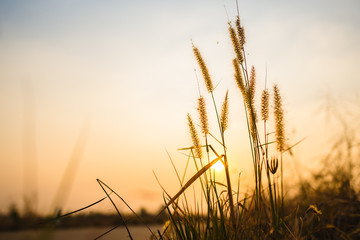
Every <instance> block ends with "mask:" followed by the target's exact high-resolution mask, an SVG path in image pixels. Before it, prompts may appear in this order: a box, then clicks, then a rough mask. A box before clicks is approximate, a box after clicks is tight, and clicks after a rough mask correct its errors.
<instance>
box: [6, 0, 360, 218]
mask: <svg viewBox="0 0 360 240" xmlns="http://www.w3.org/2000/svg"><path fill="white" fill-rule="evenodd" d="M224 6H225V9H224ZM359 9H360V1H350V0H347V1H343V2H341V3H339V1H327V0H321V1H310V0H305V1H283V0H275V1H256V3H255V2H254V1H250V0H246V1H239V10H240V16H241V21H242V24H243V25H244V27H245V33H246V37H247V44H246V45H245V48H246V52H247V56H246V57H247V60H248V65H249V68H250V67H251V65H254V66H255V68H256V69H257V72H256V74H257V79H258V80H257V81H258V82H257V84H258V89H256V100H255V104H258V103H259V102H260V100H259V99H260V94H261V90H263V89H264V88H265V85H266V86H267V87H269V86H273V84H275V83H277V84H278V85H279V88H280V89H281V92H282V94H283V102H284V109H285V110H284V116H285V122H286V124H285V125H286V133H287V137H288V138H289V139H291V143H292V144H295V143H297V142H299V141H300V140H301V139H304V138H306V140H305V141H303V142H301V144H299V145H298V146H297V147H296V148H294V149H293V151H294V157H293V158H290V157H289V158H287V159H286V161H285V164H286V166H287V167H288V169H289V172H288V173H287V174H286V176H285V177H291V179H294V178H293V176H295V175H296V176H298V175H297V174H295V173H298V172H310V171H311V168H312V166H313V165H315V164H313V163H315V162H318V161H319V159H320V156H323V153H324V152H325V150H326V149H327V143H328V139H331V136H332V134H333V133H334V132H335V131H337V130H339V128H334V127H333V125H331V124H333V123H329V125H326V124H324V120H323V119H324V114H322V112H323V111H320V110H319V109H324V104H323V102H324V99H325V98H326V97H327V96H335V97H338V98H339V99H343V98H345V97H350V98H351V96H355V95H358V92H359V90H360V81H359V79H360V73H359V71H358V64H359V63H360V15H359V13H358V12H359ZM236 15H237V11H236V4H235V1H232V0H231V1H230V0H223V1H205V0H200V1H190V0H186V1H158V0H155V1H106V2H103V1H84V0H80V1H45V0H35V1H1V2H0V113H1V123H0V192H1V198H0V206H1V208H0V211H1V212H7V211H8V209H9V206H10V205H12V204H15V205H16V206H18V207H19V208H20V209H21V210H24V209H26V207H29V206H26V204H28V203H29V202H28V203H26V201H24V199H25V198H29V199H30V200H31V201H30V200H29V201H30V202H31V204H33V206H32V207H33V208H34V209H35V210H36V211H38V212H41V213H49V212H53V211H54V208H55V206H57V207H59V208H62V209H63V210H64V211H69V210H74V209H78V208H81V207H83V206H86V205H87V204H90V203H92V202H95V201H97V200H99V199H101V198H102V197H104V192H103V191H102V189H101V188H100V186H99V184H98V182H97V181H96V179H101V180H102V181H104V182H105V183H106V184H108V185H109V186H111V187H112V188H113V189H114V190H116V191H118V193H119V194H120V195H121V196H122V197H124V198H125V199H126V201H127V202H128V203H129V204H130V205H131V206H132V207H133V208H134V209H140V208H141V207H145V208H147V209H151V210H152V211H154V212H155V211H157V210H158V209H159V208H160V206H162V205H163V204H164V199H163V189H162V188H161V187H160V186H159V184H158V182H157V180H156V179H155V177H154V173H153V171H154V172H155V174H156V176H157V177H158V179H159V182H160V183H161V184H162V186H163V187H164V188H165V189H166V190H167V191H168V192H169V193H171V194H173V193H176V192H177V191H179V189H180V184H179V180H178V177H177V176H176V173H175V172H174V171H173V169H174V168H173V166H172V163H171V161H170V160H169V155H170V156H171V159H172V161H173V163H174V165H175V167H176V169H178V171H179V176H180V177H179V178H181V177H182V176H183V175H184V176H185V179H184V181H187V180H188V179H189V178H190V177H191V176H192V175H191V174H193V172H194V171H195V170H194V169H195V165H194V164H193V162H191V161H190V163H189V169H188V172H186V174H184V169H186V162H187V159H188V158H187V157H188V155H186V154H184V153H183V152H181V151H178V149H179V148H182V147H184V148H185V147H190V146H191V145H192V141H191V136H190V133H189V130H188V125H187V118H186V117H187V114H188V113H189V114H191V116H193V119H194V126H195V127H198V126H199V121H198V112H197V109H196V108H197V99H198V98H199V95H200V94H201V95H204V97H205V100H206V104H207V109H208V115H209V119H211V120H209V121H210V122H209V125H210V131H211V132H212V133H213V134H214V135H215V137H216V138H218V139H221V137H220V133H219V126H218V123H217V122H216V117H215V111H216V110H215V108H214V107H213V105H212V103H213V102H212V98H211V96H210V95H209V94H208V91H207V87H206V85H205V83H204V81H203V78H202V75H201V71H200V70H199V68H198V65H197V61H196V59H195V57H194V54H193V49H192V48H193V47H192V44H196V46H197V47H198V48H199V51H200V52H201V53H202V54H203V58H204V60H205V61H206V63H207V66H208V68H209V72H210V74H211V76H212V78H213V82H214V88H215V91H214V99H215V100H216V101H217V108H218V110H219V111H220V110H221V103H222V101H223V99H224V96H225V94H226V91H227V90H229V92H228V94H229V117H228V124H227V129H226V131H225V137H226V141H227V142H226V143H227V146H228V150H227V151H228V155H229V157H228V162H229V168H230V176H231V178H232V179H231V181H233V182H235V181H236V179H237V177H238V176H239V173H240V172H241V173H242V174H241V184H244V189H242V188H241V191H242V192H246V190H245V188H246V187H245V186H247V185H250V183H249V182H250V179H253V176H254V174H253V170H252V161H251V152H250V150H249V149H251V148H250V145H249V141H248V137H249V135H248V132H247V124H246V121H245V120H244V119H245V117H244V116H245V113H244V104H243V102H242V96H241V93H240V92H239V91H238V89H237V86H236V82H235V80H234V70H233V67H232V59H233V58H234V53H233V49H232V45H231V44H232V43H231V40H230V39H229V34H228V24H227V23H228V21H229V20H233V19H235V16H236ZM335 47H336V51H335V50H334V48H335ZM265 79H266V81H267V82H266V84H265ZM354 109H356V108H355V107H353V108H351V109H350V110H349V112H355V111H358V110H354ZM258 110H259V111H260V109H258ZM259 118H260V117H259ZM271 124H273V123H272V122H270V123H269V125H271ZM271 127H272V125H271ZM199 129H200V128H199ZM328 129H335V130H334V131H333V130H331V131H329V130H328ZM212 140H213V139H212ZM204 142H205V140H204V139H200V143H201V144H204ZM214 142H215V144H218V143H217V141H215V140H214ZM324 146H325V147H324ZM167 153H169V155H168V154H167ZM309 163H311V164H309ZM212 169H213V170H215V171H216V172H217V174H218V175H219V178H218V180H219V181H220V182H221V183H224V184H225V183H226V179H225V177H224V176H225V174H223V172H224V166H223V164H222V163H221V162H220V161H219V162H218V163H216V164H215V165H214V166H213V167H212ZM189 176H190V177H189ZM299 178H300V177H299ZM295 180H298V179H295ZM295 180H294V181H295ZM59 196H61V197H59ZM94 209H95V210H100V211H105V212H113V211H114V209H113V208H112V206H111V205H110V204H109V203H102V204H99V205H97V206H96V207H94Z"/></svg>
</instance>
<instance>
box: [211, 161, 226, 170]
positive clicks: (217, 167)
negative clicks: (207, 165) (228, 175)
mask: <svg viewBox="0 0 360 240" xmlns="http://www.w3.org/2000/svg"><path fill="white" fill-rule="evenodd" d="M223 169H224V164H223V163H222V162H221V161H217V162H216V163H215V164H214V165H212V166H211V170H215V171H216V172H218V171H222V170H223Z"/></svg>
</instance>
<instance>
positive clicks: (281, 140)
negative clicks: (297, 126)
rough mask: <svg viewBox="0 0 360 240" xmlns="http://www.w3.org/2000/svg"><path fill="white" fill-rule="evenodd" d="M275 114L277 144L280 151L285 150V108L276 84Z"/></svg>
mask: <svg viewBox="0 0 360 240" xmlns="http://www.w3.org/2000/svg"><path fill="white" fill-rule="evenodd" d="M274 116H275V136H276V146H277V149H278V150H279V151H280V152H283V151H284V150H285V130H284V110H283V107H282V100H281V95H280V90H279V87H278V86H277V85H276V84H275V85H274Z"/></svg>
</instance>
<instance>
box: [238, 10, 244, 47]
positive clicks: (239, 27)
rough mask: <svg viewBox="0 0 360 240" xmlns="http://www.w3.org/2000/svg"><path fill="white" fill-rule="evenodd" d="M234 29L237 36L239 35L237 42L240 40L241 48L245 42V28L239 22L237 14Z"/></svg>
mask: <svg viewBox="0 0 360 240" xmlns="http://www.w3.org/2000/svg"><path fill="white" fill-rule="evenodd" d="M236 29H237V33H238V36H239V42H240V45H241V48H242V47H243V46H244V45H245V43H246V38H245V29H244V27H242V26H241V24H240V18H239V16H238V17H237V18H236Z"/></svg>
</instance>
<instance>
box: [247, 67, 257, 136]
mask: <svg viewBox="0 0 360 240" xmlns="http://www.w3.org/2000/svg"><path fill="white" fill-rule="evenodd" d="M255 85H256V72H255V67H254V66H252V67H251V73H250V80H249V85H248V90H247V94H246V101H245V103H246V105H247V109H248V114H249V125H250V132H251V136H252V137H253V139H255V138H256V122H257V114H256V109H255Z"/></svg>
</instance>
